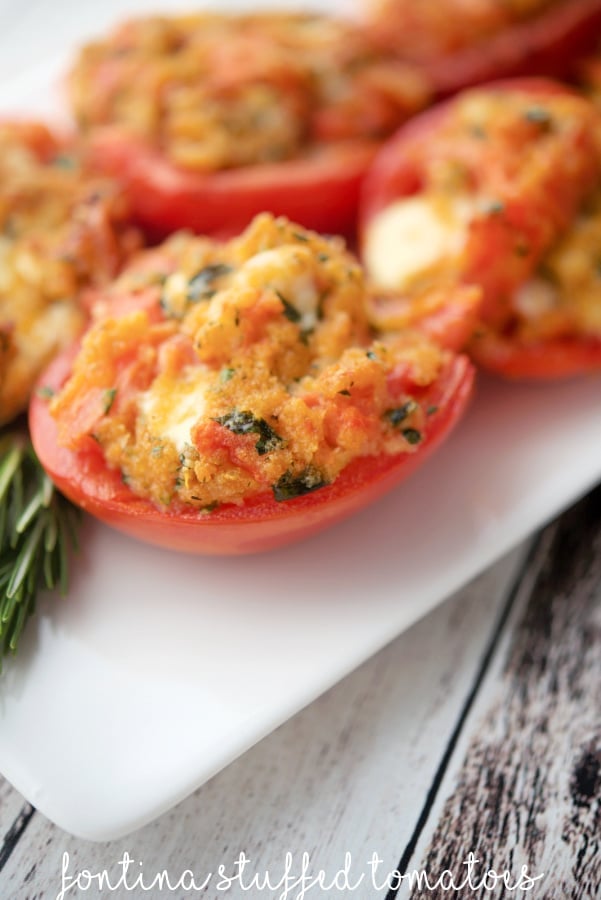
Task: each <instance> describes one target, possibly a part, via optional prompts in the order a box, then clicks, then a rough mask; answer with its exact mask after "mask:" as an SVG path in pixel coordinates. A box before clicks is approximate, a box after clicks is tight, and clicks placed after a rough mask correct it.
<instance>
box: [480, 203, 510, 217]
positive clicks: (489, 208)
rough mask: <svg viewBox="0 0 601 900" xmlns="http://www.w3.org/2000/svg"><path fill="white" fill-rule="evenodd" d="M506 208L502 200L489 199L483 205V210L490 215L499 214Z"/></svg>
mask: <svg viewBox="0 0 601 900" xmlns="http://www.w3.org/2000/svg"><path fill="white" fill-rule="evenodd" d="M504 209H505V204H504V203H503V201H502V200H487V201H486V202H485V203H484V204H483V206H482V211H483V212H484V213H485V214H486V215H489V216H498V215H499V214H500V213H502V212H503V210H504Z"/></svg>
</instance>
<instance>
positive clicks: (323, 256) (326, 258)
mask: <svg viewBox="0 0 601 900" xmlns="http://www.w3.org/2000/svg"><path fill="white" fill-rule="evenodd" d="M317 260H318V262H320V263H326V262H329V261H330V257H329V256H328V254H327V253H318V254H317Z"/></svg>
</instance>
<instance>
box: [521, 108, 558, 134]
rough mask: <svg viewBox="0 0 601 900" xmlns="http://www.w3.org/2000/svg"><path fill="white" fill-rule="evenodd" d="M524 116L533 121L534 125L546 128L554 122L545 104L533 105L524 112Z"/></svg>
mask: <svg viewBox="0 0 601 900" xmlns="http://www.w3.org/2000/svg"><path fill="white" fill-rule="evenodd" d="M524 118H525V119H526V121H527V122H532V124H533V125H540V126H541V127H542V128H544V129H545V130H547V129H548V128H549V127H550V126H551V124H552V123H553V117H552V116H551V113H550V112H549V110H548V109H545V108H544V107H543V106H531V107H530V109H527V110H526V112H525V113H524Z"/></svg>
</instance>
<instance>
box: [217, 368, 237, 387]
mask: <svg viewBox="0 0 601 900" xmlns="http://www.w3.org/2000/svg"><path fill="white" fill-rule="evenodd" d="M235 372H236V370H235V369H230V367H229V366H224V367H223V369H222V370H221V372H220V373H219V381H221V383H222V384H225V382H226V381H230V379H231V378H233V377H234V375H235Z"/></svg>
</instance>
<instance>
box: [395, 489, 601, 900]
mask: <svg viewBox="0 0 601 900" xmlns="http://www.w3.org/2000/svg"><path fill="white" fill-rule="evenodd" d="M547 540H548V543H549V549H548V553H547V558H546V564H545V566H544V568H543V569H542V571H541V572H540V575H539V577H537V579H536V581H535V583H534V585H533V586H532V588H531V589H530V590H525V591H524V592H523V595H522V597H521V598H520V602H519V604H518V606H517V608H516V612H515V616H514V619H513V622H512V627H510V628H509V629H508V633H507V636H506V639H505V641H504V642H503V643H502V644H501V645H500V647H499V651H498V653H497V659H496V660H495V664H494V665H493V666H492V667H491V670H490V672H489V675H488V678H487V679H486V682H485V684H484V686H483V690H482V691H481V693H480V696H479V698H478V702H477V703H476V705H475V707H474V710H473V714H472V715H471V716H470V718H469V721H468V722H467V725H466V728H465V731H464V734H463V736H462V740H461V742H460V744H459V745H458V747H457V753H456V754H455V758H454V760H453V762H452V764H451V766H450V767H449V770H448V773H447V777H446V779H445V781H444V783H443V785H442V789H441V793H440V796H439V798H438V799H437V801H436V802H435V804H434V805H433V807H432V810H431V815H430V823H431V824H430V827H429V828H428V829H427V830H426V831H425V832H424V834H423V836H422V839H421V840H420V842H419V844H418V847H417V852H416V853H415V854H413V855H412V857H411V858H409V859H408V858H405V859H403V860H402V861H401V864H400V866H399V870H400V871H401V872H402V873H405V874H408V873H410V872H411V871H418V872H422V873H429V882H430V884H433V883H435V882H436V880H437V878H439V877H440V875H441V874H442V873H443V872H444V871H445V870H446V869H449V870H450V871H451V872H453V873H454V880H455V883H456V884H457V883H461V882H462V880H464V879H465V877H466V873H467V868H466V866H465V865H464V862H465V861H466V860H467V859H468V854H469V853H470V852H473V853H474V854H475V856H476V857H477V858H478V859H479V860H480V861H481V862H480V863H479V865H478V866H477V867H475V868H474V870H473V871H474V877H473V880H474V881H477V880H481V878H482V877H483V875H484V873H485V872H486V871H487V869H493V870H495V871H496V872H497V873H498V874H502V873H503V872H505V871H506V872H508V873H509V872H510V873H511V874H512V883H515V882H516V881H520V880H521V867H522V866H523V865H525V866H527V874H529V875H530V877H538V876H542V877H541V878H540V880H539V881H538V882H537V883H536V888H535V891H534V896H536V897H541V898H545V900H547V898H548V900H554V898H562V900H563V898H566V900H567V898H571V900H589V898H594V897H601V689H600V676H601V490H597V491H596V492H595V493H594V494H593V495H591V496H590V497H589V498H587V499H586V500H584V501H583V502H581V503H580V504H579V505H577V506H576V508H575V509H573V510H571V511H570V512H569V513H568V514H566V515H565V516H564V517H563V518H562V519H561V520H560V522H559V524H558V526H557V527H555V528H553V530H552V531H549V532H548V535H547ZM522 880H523V879H522ZM493 882H494V879H493V878H492V877H491V879H490V880H489V883H490V884H492V883H493ZM424 887H425V882H423V883H422V891H420V890H419V889H418V888H417V887H415V888H414V890H413V892H412V893H411V892H410V887H409V881H408V880H406V881H404V882H403V886H402V889H401V890H399V892H398V897H399V898H402V897H406V896H409V895H410V896H411V897H412V898H418V897H422V896H425V894H424V893H423V888H424ZM513 895H514V894H512V896H513ZM392 896H397V894H396V893H395V892H394V891H392V892H391V893H390V895H389V897H390V898H392ZM428 896H433V897H435V896H446V894H445V893H444V892H442V891H438V892H437V891H434V892H432V893H428ZM487 896H490V897H499V896H509V894H508V893H503V892H502V890H500V889H497V891H490V892H488V893H487Z"/></svg>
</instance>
